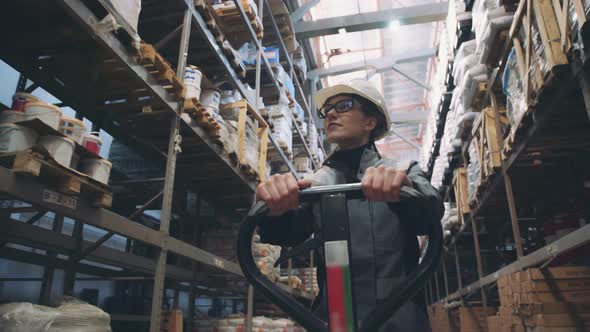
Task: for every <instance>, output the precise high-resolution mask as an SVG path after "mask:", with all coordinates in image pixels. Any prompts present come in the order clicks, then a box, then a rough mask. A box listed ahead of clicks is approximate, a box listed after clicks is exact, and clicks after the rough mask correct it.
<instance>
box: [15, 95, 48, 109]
mask: <svg viewBox="0 0 590 332" xmlns="http://www.w3.org/2000/svg"><path fill="white" fill-rule="evenodd" d="M41 102H42V101H41V99H39V98H37V97H35V96H33V95H32V94H30V93H26V92H17V93H15V94H14V96H12V106H10V108H11V109H12V110H14V111H19V112H24V111H25V106H26V105H27V103H41Z"/></svg>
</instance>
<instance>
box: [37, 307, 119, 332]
mask: <svg viewBox="0 0 590 332" xmlns="http://www.w3.org/2000/svg"><path fill="white" fill-rule="evenodd" d="M57 310H58V313H59V314H58V315H57V317H56V318H55V320H54V321H53V323H52V324H51V327H50V328H49V329H48V330H47V332H80V331H88V332H90V331H101V332H110V331H111V317H110V316H109V314H107V313H106V312H104V311H102V310H101V309H99V308H98V307H95V306H93V305H90V304H88V303H84V302H80V301H77V300H75V301H70V302H68V303H64V304H62V305H61V306H59V307H58V308H57Z"/></svg>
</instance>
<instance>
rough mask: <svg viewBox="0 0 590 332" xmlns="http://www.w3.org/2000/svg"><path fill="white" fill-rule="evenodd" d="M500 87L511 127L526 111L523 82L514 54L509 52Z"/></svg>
mask: <svg viewBox="0 0 590 332" xmlns="http://www.w3.org/2000/svg"><path fill="white" fill-rule="evenodd" d="M502 86H503V89H504V93H505V94H506V97H507V103H506V114H507V116H508V121H510V124H511V125H514V124H515V123H517V122H519V121H520V118H521V117H522V115H523V114H524V112H525V110H526V102H525V99H526V98H525V93H524V82H523V79H522V77H521V75H520V70H519V67H518V62H517V59H516V53H515V51H514V49H513V50H512V51H511V52H510V55H509V56H508V60H507V61H506V68H505V69H504V75H503V77H502Z"/></svg>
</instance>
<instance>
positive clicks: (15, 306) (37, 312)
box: [0, 302, 59, 332]
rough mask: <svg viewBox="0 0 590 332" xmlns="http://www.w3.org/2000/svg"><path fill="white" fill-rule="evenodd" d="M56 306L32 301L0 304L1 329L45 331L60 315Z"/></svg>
mask: <svg viewBox="0 0 590 332" xmlns="http://www.w3.org/2000/svg"><path fill="white" fill-rule="evenodd" d="M58 314H59V313H58V311H57V310H56V309H55V308H49V307H45V306H41V305H35V304H32V303H26V302H22V303H6V304H2V305H0V331H4V332H21V331H29V332H45V331H47V329H48V328H49V327H50V326H51V324H52V323H53V321H54V320H55V318H56V317H57V315H58Z"/></svg>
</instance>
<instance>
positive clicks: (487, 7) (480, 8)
mask: <svg viewBox="0 0 590 332" xmlns="http://www.w3.org/2000/svg"><path fill="white" fill-rule="evenodd" d="M501 1H502V0H475V2H474V3H473V9H472V10H471V12H472V14H473V26H472V31H473V32H475V36H476V38H477V36H478V35H479V36H483V33H484V31H485V28H486V24H487V21H488V20H489V18H488V17H489V11H493V10H495V9H498V8H500V4H501ZM496 14H497V13H496ZM492 16H493V14H492ZM493 17H497V16H493Z"/></svg>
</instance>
